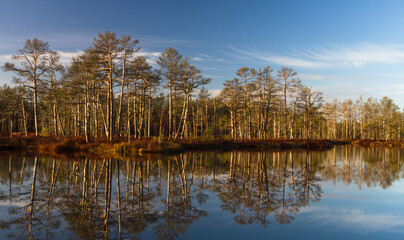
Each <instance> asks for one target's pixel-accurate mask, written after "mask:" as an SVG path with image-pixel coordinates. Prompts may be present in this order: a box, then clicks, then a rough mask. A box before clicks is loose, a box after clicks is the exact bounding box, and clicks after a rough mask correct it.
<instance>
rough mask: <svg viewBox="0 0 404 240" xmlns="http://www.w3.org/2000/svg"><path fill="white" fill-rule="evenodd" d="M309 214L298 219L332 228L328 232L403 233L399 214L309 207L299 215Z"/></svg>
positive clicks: (402, 219) (317, 225)
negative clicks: (344, 230) (352, 230)
mask: <svg viewBox="0 0 404 240" xmlns="http://www.w3.org/2000/svg"><path fill="white" fill-rule="evenodd" d="M302 212H304V213H310V214H309V215H306V217H303V218H301V219H300V221H304V222H306V223H311V224H312V226H316V227H324V226H332V228H330V229H329V230H330V231H332V230H334V231H339V230H342V229H355V231H358V232H364V233H371V232H376V231H387V232H401V233H403V230H402V229H403V227H404V218H403V217H402V216H400V215H399V214H397V215H394V214H389V213H373V212H366V211H364V210H362V209H359V208H351V209H349V208H347V209H343V208H337V209H331V208H327V207H310V208H306V209H302V211H301V213H302Z"/></svg>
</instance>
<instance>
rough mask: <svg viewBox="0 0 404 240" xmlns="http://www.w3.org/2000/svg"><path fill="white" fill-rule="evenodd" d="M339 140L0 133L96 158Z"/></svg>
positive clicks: (7, 144) (2, 140)
mask: <svg viewBox="0 0 404 240" xmlns="http://www.w3.org/2000/svg"><path fill="white" fill-rule="evenodd" d="M347 143H348V142H347V141H342V140H305V139H266V140H262V139H252V140H229V139H224V138H217V139H202V138H199V139H182V140H171V139H162V140H161V141H159V139H157V138H142V139H131V142H130V143H128V142H127V138H118V137H115V139H114V140H113V141H109V140H108V139H107V138H105V137H101V138H94V139H91V140H90V141H89V142H88V143H86V141H85V138H84V137H55V136H49V137H36V136H33V135H29V136H24V135H21V134H15V135H14V136H13V138H10V137H7V136H0V150H26V151H31V152H39V153H46V154H53V155H54V154H68V155H80V156H83V155H84V156H86V155H88V156H98V157H122V156H133V155H139V154H142V153H146V152H148V153H178V152H184V151H194V150H271V149H272V150H276V149H327V148H331V147H332V146H334V145H336V144H347Z"/></svg>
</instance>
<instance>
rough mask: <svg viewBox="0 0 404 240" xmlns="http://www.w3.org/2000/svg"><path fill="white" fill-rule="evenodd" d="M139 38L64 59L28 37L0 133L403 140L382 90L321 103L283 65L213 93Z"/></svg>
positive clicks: (5, 98) (190, 70) (103, 40)
mask: <svg viewBox="0 0 404 240" xmlns="http://www.w3.org/2000/svg"><path fill="white" fill-rule="evenodd" d="M139 49H140V47H139V42H138V40H133V39H132V38H131V36H121V37H118V36H117V35H116V34H115V33H113V32H110V31H105V32H104V33H100V34H98V36H97V37H96V38H94V41H93V43H92V45H91V46H90V47H89V48H88V49H87V50H85V51H84V52H83V53H82V54H81V55H80V56H79V57H76V58H73V60H72V62H71V64H70V65H68V66H63V65H62V64H61V63H60V61H59V55H58V53H57V52H55V51H52V50H51V49H50V47H49V45H48V43H47V42H45V41H41V40H38V39H28V40H27V41H26V43H25V46H23V48H22V49H20V50H18V51H17V54H16V55H14V56H13V61H11V62H9V63H6V64H4V65H3V66H2V70H3V71H11V72H13V73H14V79H13V81H14V83H15V84H14V85H13V86H8V85H4V86H2V87H0V109H1V112H0V118H1V127H0V130H1V132H2V133H6V134H11V136H12V134H13V132H21V133H25V134H28V133H35V135H37V136H38V135H41V136H50V135H52V136H83V137H84V138H85V140H86V141H88V140H89V138H97V137H100V136H105V137H107V138H108V139H109V140H113V139H114V137H115V138H116V137H127V139H128V141H130V139H131V138H130V137H128V136H132V138H142V137H155V138H158V139H162V138H163V137H166V138H167V137H168V138H173V139H183V138H205V139H213V138H217V137H223V138H228V139H256V138H258V139H270V138H271V139H272V138H306V139H320V138H321V139H324V138H328V139H330V138H331V139H336V138H344V139H383V140H401V136H402V134H403V133H402V125H403V123H402V115H403V113H402V112H401V111H400V109H399V108H398V107H397V105H395V104H394V102H393V101H392V99H390V98H388V97H384V98H382V99H380V100H378V99H374V98H368V99H362V98H361V97H359V98H358V99H356V100H350V99H347V100H344V101H343V102H339V101H337V100H334V101H332V102H324V100H323V98H322V93H321V92H318V91H314V90H313V89H312V88H311V87H309V86H304V85H303V84H302V82H301V81H300V79H299V77H298V74H297V73H296V72H294V71H293V70H292V69H290V68H286V67H282V68H280V69H278V70H274V69H272V68H271V67H269V66H266V67H263V68H259V69H254V68H249V67H242V68H240V69H238V70H237V72H236V73H235V77H234V78H233V79H230V80H226V81H225V82H224V84H223V89H222V90H221V92H220V94H218V95H217V96H212V95H211V94H210V93H209V91H208V90H206V88H205V87H204V86H205V85H206V84H208V83H209V82H210V80H211V79H209V78H207V77H205V76H203V75H202V73H201V71H200V70H198V69H197V67H196V66H194V65H193V64H192V63H191V61H190V60H189V59H188V58H187V57H184V56H182V55H181V54H180V53H179V52H178V51H177V50H175V49H174V48H172V47H169V48H167V49H165V50H164V51H163V52H162V53H161V55H160V56H159V58H158V60H157V61H156V67H152V66H151V64H150V61H148V59H147V58H146V57H144V56H141V54H136V52H138V51H139Z"/></svg>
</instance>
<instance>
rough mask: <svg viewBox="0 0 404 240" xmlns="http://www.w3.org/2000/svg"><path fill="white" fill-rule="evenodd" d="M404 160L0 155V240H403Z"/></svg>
mask: <svg viewBox="0 0 404 240" xmlns="http://www.w3.org/2000/svg"><path fill="white" fill-rule="evenodd" d="M403 158H404V152H403V150H400V149H373V148H358V147H353V146H349V145H348V146H336V147H334V148H333V149H331V150H327V151H279V152H243V151H235V152H195V153H184V154H179V155H173V156H157V155H155V156H139V158H136V159H131V160H114V159H104V160H93V159H82V160H80V161H74V160H66V159H58V158H49V157H36V156H24V155H23V154H17V153H16V154H11V155H10V154H5V153H2V156H1V157H0V239H16V238H17V239H18V238H20V239H26V238H33V239H58V240H60V239H100V238H105V239H262V238H272V239H325V238H326V239H358V238H366V239H381V238H386V239H403V238H404V181H403V166H404V162H403Z"/></svg>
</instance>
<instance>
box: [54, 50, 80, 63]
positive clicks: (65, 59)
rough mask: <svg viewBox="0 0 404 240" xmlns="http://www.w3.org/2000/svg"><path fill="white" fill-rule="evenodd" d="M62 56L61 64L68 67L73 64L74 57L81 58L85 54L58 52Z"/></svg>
mask: <svg viewBox="0 0 404 240" xmlns="http://www.w3.org/2000/svg"><path fill="white" fill-rule="evenodd" d="M57 53H59V56H60V63H62V64H64V65H68V64H70V63H71V62H72V60H73V58H74V57H78V56H80V54H82V53H83V51H75V52H63V51H57Z"/></svg>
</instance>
